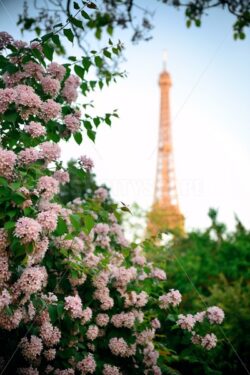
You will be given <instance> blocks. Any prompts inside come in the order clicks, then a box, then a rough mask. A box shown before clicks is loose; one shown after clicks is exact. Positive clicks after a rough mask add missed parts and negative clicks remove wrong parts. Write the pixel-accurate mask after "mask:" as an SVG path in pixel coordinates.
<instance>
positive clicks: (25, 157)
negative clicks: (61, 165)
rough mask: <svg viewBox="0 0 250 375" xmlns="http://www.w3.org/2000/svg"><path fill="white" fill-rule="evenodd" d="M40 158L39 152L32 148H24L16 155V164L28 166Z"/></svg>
mask: <svg viewBox="0 0 250 375" xmlns="http://www.w3.org/2000/svg"><path fill="white" fill-rule="evenodd" d="M39 158H40V154H39V151H37V150H36V149H35V148H34V147H29V148H26V149H25V150H22V151H20V152H19V154H18V162H19V164H20V165H29V164H32V163H35V162H36V161H37V160H38V159H39Z"/></svg>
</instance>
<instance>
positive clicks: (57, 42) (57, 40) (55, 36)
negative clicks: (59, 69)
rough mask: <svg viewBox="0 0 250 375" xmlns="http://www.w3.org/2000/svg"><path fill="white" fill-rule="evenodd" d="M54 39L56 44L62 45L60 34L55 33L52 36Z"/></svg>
mask: <svg viewBox="0 0 250 375" xmlns="http://www.w3.org/2000/svg"><path fill="white" fill-rule="evenodd" d="M52 40H53V42H54V43H55V45H56V46H59V47H60V46H61V43H60V38H59V35H58V34H54V35H53V36H52Z"/></svg>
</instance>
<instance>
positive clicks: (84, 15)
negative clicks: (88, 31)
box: [81, 10, 90, 20]
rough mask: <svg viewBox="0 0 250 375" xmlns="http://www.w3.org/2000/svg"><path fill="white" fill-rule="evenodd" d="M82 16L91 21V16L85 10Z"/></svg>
mask: <svg viewBox="0 0 250 375" xmlns="http://www.w3.org/2000/svg"><path fill="white" fill-rule="evenodd" d="M81 15H82V16H83V18H86V20H90V16H89V15H88V13H87V12H85V10H82V11H81Z"/></svg>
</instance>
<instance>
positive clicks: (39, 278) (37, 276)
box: [15, 266, 48, 296]
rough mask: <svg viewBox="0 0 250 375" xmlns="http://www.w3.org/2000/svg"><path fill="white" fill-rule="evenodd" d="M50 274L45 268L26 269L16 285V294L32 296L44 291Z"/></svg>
mask: <svg viewBox="0 0 250 375" xmlns="http://www.w3.org/2000/svg"><path fill="white" fill-rule="evenodd" d="M47 279H48V274H47V271H46V268H45V267H43V266H35V267H28V268H26V269H25V270H24V271H23V273H22V275H21V276H20V278H19V280H18V281H17V283H16V285H15V290H16V293H17V294H19V293H21V292H22V293H24V294H26V295H28V296H29V295H31V294H33V293H37V292H39V291H41V290H42V288H43V287H44V286H46V284H47Z"/></svg>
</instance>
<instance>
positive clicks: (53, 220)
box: [37, 210, 57, 232]
mask: <svg viewBox="0 0 250 375" xmlns="http://www.w3.org/2000/svg"><path fill="white" fill-rule="evenodd" d="M37 221H38V223H39V224H40V225H41V227H42V228H43V230H45V231H48V232H53V231H54V230H55V229H56V227H57V214H56V213H55V211H52V210H48V211H42V212H40V213H39V214H38V216H37Z"/></svg>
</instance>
